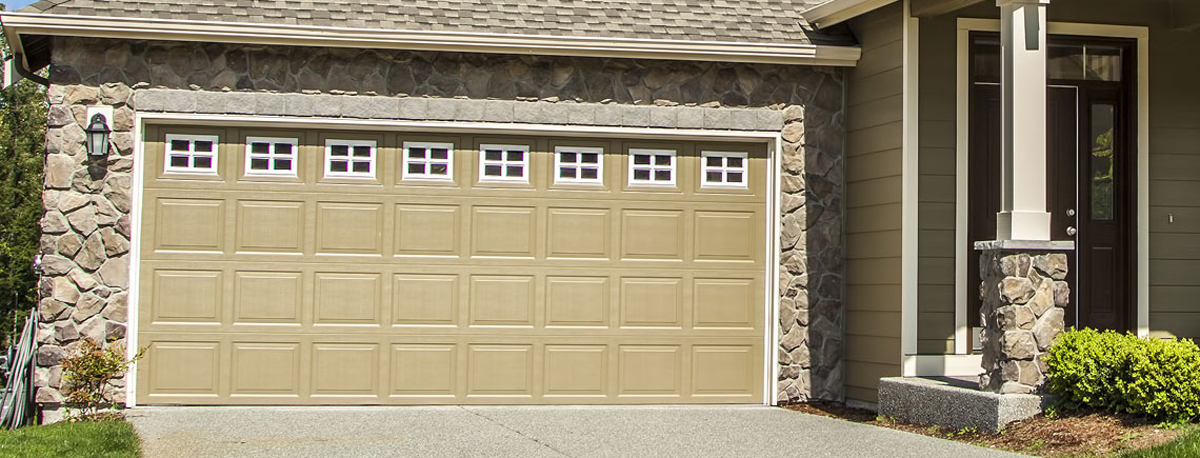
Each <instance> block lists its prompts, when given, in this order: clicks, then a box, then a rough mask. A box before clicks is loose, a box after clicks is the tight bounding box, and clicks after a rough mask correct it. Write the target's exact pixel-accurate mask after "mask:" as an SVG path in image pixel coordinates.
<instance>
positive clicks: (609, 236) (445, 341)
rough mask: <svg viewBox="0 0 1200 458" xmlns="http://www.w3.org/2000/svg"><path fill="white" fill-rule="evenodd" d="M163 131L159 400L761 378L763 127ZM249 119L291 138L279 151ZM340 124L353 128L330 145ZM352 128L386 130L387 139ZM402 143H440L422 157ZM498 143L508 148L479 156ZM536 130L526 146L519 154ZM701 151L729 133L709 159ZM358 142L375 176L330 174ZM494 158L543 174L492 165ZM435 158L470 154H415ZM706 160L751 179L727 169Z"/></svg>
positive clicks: (159, 151)
mask: <svg viewBox="0 0 1200 458" xmlns="http://www.w3.org/2000/svg"><path fill="white" fill-rule="evenodd" d="M146 135H147V139H148V142H147V143H146V145H145V158H144V161H143V167H142V169H141V170H142V171H143V172H142V173H143V174H144V175H143V177H144V188H143V195H142V212H143V215H142V219H141V221H142V223H141V227H140V231H141V234H142V236H141V239H140V240H141V242H140V243H141V246H140V250H141V261H140V263H141V264H140V274H139V275H140V283H139V303H138V317H137V319H138V345H139V346H143V347H147V348H148V352H147V356H146V357H145V359H144V360H142V361H141V362H140V363H139V365H138V373H137V377H138V383H137V399H138V402H139V403H143V404H421V403H447V404H472V403H504V404H509V403H533V404H552V403H619V404H637V403H757V402H761V400H762V398H763V392H762V390H763V377H764V367H763V361H764V359H765V353H764V352H765V351H766V350H765V349H764V348H763V334H764V325H765V321H766V318H765V315H764V314H765V310H766V307H765V304H766V303H767V300H766V297H765V294H766V291H765V290H766V283H765V282H766V279H767V273H766V271H767V269H766V267H765V257H766V251H767V250H766V245H767V240H766V236H765V233H766V227H765V220H766V200H767V199H766V194H765V193H766V182H767V170H768V169H767V158H766V151H765V147H764V146H762V145H757V144H733V143H731V144H708V143H693V142H672V143H651V142H642V141H618V140H597V139H572V138H535V137H516V136H513V137H504V136H488V137H475V136H470V135H444V134H440V135H426V134H422V133H389V134H371V133H361V132H359V133H356V132H332V131H329V132H326V131H320V132H317V131H288V130H265V129H243V128H208V129H206V128H198V127H169V126H150V127H149V128H148V129H147V133H146ZM169 136H170V137H169ZM180 136H183V137H180ZM189 136H190V137H189ZM214 137H215V138H216V139H217V140H216V142H215V144H214V145H212V146H211V147H210V146H209V145H208V144H199V143H196V142H197V141H199V142H203V141H205V140H203V139H205V138H214ZM179 138H184V139H185V140H186V139H187V138H192V139H193V143H187V144H185V143H178V140H179ZM248 138H268V139H275V140H272V141H273V142H275V143H276V144H277V145H276V147H275V149H262V150H259V149H255V148H258V147H254V148H251V147H249V146H247V139H248ZM169 139H170V140H172V141H176V143H174V144H173V143H170V142H168V140H169ZM195 139H200V140H195ZM331 140H333V141H334V143H337V142H338V141H351V142H357V143H352V144H351V146H349V147H348V148H347V149H345V150H342V151H344V152H345V155H344V156H334V155H332V154H331V151H332V150H331V149H330V147H327V142H329V141H331ZM289 142H294V146H286V145H284V144H290V143H289ZM280 145H283V146H280ZM355 145H359V146H361V145H373V147H374V149H373V158H371V159H367V158H369V157H371V156H368V154H367V152H368V148H366V147H364V148H363V149H361V150H356V149H355ZM405 145H408V146H409V147H413V145H418V146H420V147H422V148H426V149H427V150H422V154H426V155H427V156H426V157H427V158H432V159H433V160H431V161H428V162H427V163H422V164H417V165H413V164H411V163H409V164H406V163H405V161H404V160H403V159H402V157H403V154H405V153H406V152H408V150H405V149H404V147H405ZM439 145H443V146H439ZM185 147H186V148H190V150H188V151H191V153H189V154H193V155H194V157H192V158H191V159H188V160H190V161H191V162H187V164H192V165H194V164H201V165H209V166H210V167H209V168H207V169H204V168H203V167H202V168H201V170H187V171H183V172H180V171H178V170H177V168H173V165H174V166H179V165H182V164H185V162H184V159H178V158H176V159H174V161H176V162H174V163H172V162H171V161H172V160H173V159H171V154H173V153H171V152H170V151H169V150H172V149H173V150H178V149H179V148H185ZM437 148H448V149H449V152H447V153H445V154H443V153H440V152H438V153H436V154H435V153H434V150H435V149H437ZM488 148H493V149H495V148H498V150H497V151H501V152H502V154H500V155H493V156H488V153H483V154H482V156H483V157H481V153H480V151H481V149H488ZM523 149H527V150H528V153H526V154H525V156H524V158H525V161H517V162H515V163H514V162H511V161H509V162H504V160H506V159H520V156H521V154H520V151H523ZM197 151H199V155H196V154H197V153H196V152H197ZM265 151H271V152H273V153H272V154H275V153H280V152H281V151H282V152H283V153H281V154H283V155H279V154H276V155H275V156H271V157H270V160H280V158H283V159H284V161H283V162H280V164H284V165H285V166H286V167H283V168H282V169H281V170H275V172H277V173H271V174H258V175H256V172H255V171H254V169H252V168H253V167H262V165H261V164H263V163H261V162H257V163H256V162H254V160H255V159H258V158H259V157H266V156H260V154H265V153H264V152H265ZM356 151H357V152H358V153H361V154H362V155H361V156H355V154H356ZM514 151H515V152H514ZM556 151H558V153H556ZM630 151H656V152H658V153H655V154H659V153H661V152H663V151H670V152H672V154H673V156H672V155H666V154H660V156H661V157H655V156H653V155H652V156H646V158H638V159H631V158H630V156H629V154H630ZM703 151H719V152H723V153H733V155H732V156H730V155H728V154H726V156H722V159H720V160H713V161H712V162H709V161H708V160H707V158H706V157H703V156H702V152H703ZM563 152H570V153H573V154H576V156H563V155H561V153H563ZM588 153H595V154H597V155H596V156H592V158H598V160H595V161H592V162H586V161H587V160H588V159H583V158H585V154H588ZM204 154H210V155H211V156H213V159H211V162H208V161H210V159H206V158H205V157H201V156H204ZM510 154H511V155H510ZM739 154H741V155H743V156H738V155H739ZM176 155H178V154H176ZM556 156H557V157H556ZM727 157H735V159H727ZM737 157H741V159H737ZM197 158H199V159H197ZM647 158H648V159H647ZM443 159H444V160H443ZM488 159H498V160H499V161H500V162H496V161H489V160H488ZM556 159H557V160H556ZM339 160H344V162H346V164H345V166H344V170H355V167H358V169H357V170H360V171H368V170H369V171H370V175H369V176H363V177H361V178H354V177H352V176H348V174H341V175H339V174H338V173H327V172H328V171H330V170H332V169H331V167H337V171H341V170H343V169H342V166H340V165H339V166H331V165H330V161H339ZM439 160H440V161H442V162H440V163H439V162H438V161H439ZM571 160H575V161H583V162H586V164H585V165H586V167H582V166H581V167H580V168H574V169H571V165H572V164H574V165H579V163H580V162H574V163H573V162H571ZM197 161H199V162H197ZM356 161H358V162H363V161H373V162H370V163H369V164H368V165H363V164H358V165H355V162H356ZM631 161H632V162H635V163H634V164H631ZM643 161H647V162H649V163H654V164H657V165H658V166H661V167H659V168H657V169H655V168H653V167H650V165H649V164H642V163H641V162H643ZM410 162H411V161H410ZM447 162H449V164H446V163H447ZM564 162H565V163H566V166H567V168H568V169H570V170H567V171H563V170H562V167H563V163H564ZM660 162H661V164H660ZM289 164H290V165H289ZM438 164H443V165H438ZM495 164H500V167H501V169H498V170H507V168H508V167H520V168H522V170H523V173H524V174H525V175H526V177H527V180H526V181H521V180H505V181H496V182H489V181H487V180H486V179H481V175H483V173H481V172H483V171H484V169H486V167H488V166H489V165H495ZM514 164H515V165H514ZM672 164H673V165H672ZM409 166H411V167H409ZM435 166H437V167H439V170H442V169H440V167H442V166H446V167H448V168H447V169H446V170H448V171H452V172H449V173H448V175H449V176H447V177H446V178H447V179H444V180H418V179H414V178H413V176H412V174H413V173H416V171H428V170H433V169H432V167H435ZM647 167H649V169H647ZM662 167H673V169H672V170H673V172H672V173H673V175H672V176H670V180H666V179H665V178H667V177H668V176H667V175H660V177H662V178H664V180H662V181H667V182H669V184H658V185H644V184H642V183H639V182H636V181H637V180H631V176H634V173H635V170H637V169H647V171H648V173H647V174H645V175H642V174H639V175H638V176H640V177H645V176H651V177H652V176H655V175H654V173H655V172H656V171H661V170H662ZM583 168H591V170H590V171H587V172H585V171H583ZM650 169H653V170H650ZM289 170H290V171H293V172H291V173H288V172H289ZM514 170H516V169H514ZM197 172H199V173H197ZM335 172H336V171H335ZM568 172H570V173H568ZM502 173H503V172H502ZM704 173H721V174H725V175H721V176H722V177H723V179H724V180H735V181H734V182H733V183H725V184H727V185H729V184H732V186H724V187H721V186H718V187H709V186H706V185H703V184H702V182H703V180H704V179H703V177H704V176H705V175H703V174H704ZM556 174H560V175H563V176H565V175H573V176H574V177H575V178H577V179H576V180H563V179H556ZM589 175H590V176H594V177H595V178H596V179H595V180H593V182H588V181H589V180H588V179H583V178H584V177H586V176H589ZM713 176H715V175H713ZM735 176H736V177H737V178H733V177H735ZM739 183H748V186H744V187H742V186H737V184H739Z"/></svg>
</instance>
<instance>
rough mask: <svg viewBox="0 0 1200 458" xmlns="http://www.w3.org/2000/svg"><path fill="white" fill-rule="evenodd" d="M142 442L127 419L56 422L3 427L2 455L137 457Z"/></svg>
mask: <svg viewBox="0 0 1200 458" xmlns="http://www.w3.org/2000/svg"><path fill="white" fill-rule="evenodd" d="M140 449H141V445H140V444H139V443H138V438H137V434H135V433H134V432H133V426H132V425H130V424H129V423H126V422H124V421H99V422H81V423H56V424H53V425H46V426H29V427H25V428H21V429H18V430H16V431H8V430H0V456H19V457H25V458H40V457H55V458H57V457H67V456H70V457H96V458H99V457H104V458H137V456H138V455H139V453H140Z"/></svg>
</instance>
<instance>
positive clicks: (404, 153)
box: [400, 142, 454, 181]
mask: <svg viewBox="0 0 1200 458" xmlns="http://www.w3.org/2000/svg"><path fill="white" fill-rule="evenodd" d="M409 148H425V154H426V156H425V159H419V160H418V161H417V162H420V163H422V164H425V166H426V170H429V168H428V166H430V165H432V164H442V163H445V164H446V174H445V175H431V174H429V173H428V172H426V173H410V172H409V171H408V165H409V164H410V163H412V162H414V161H412V158H410V157H409V156H408V149H409ZM433 148H445V149H446V151H447V152H448V153H447V154H446V160H445V161H442V160H440V159H432V158H430V157H429V150H430V149H433ZM400 157H401V160H400V164H401V165H400V167H401V169H400V180H401V181H454V144H453V143H438V142H404V145H403V146H401V150H400Z"/></svg>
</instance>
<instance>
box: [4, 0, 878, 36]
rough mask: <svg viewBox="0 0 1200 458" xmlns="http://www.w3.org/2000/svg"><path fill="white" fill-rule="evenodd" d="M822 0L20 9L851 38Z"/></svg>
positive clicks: (139, 3) (106, 0) (582, 32)
mask: <svg viewBox="0 0 1200 458" xmlns="http://www.w3.org/2000/svg"><path fill="white" fill-rule="evenodd" d="M825 1H827V0H495V1H488V0H390V1H381V2H361V1H355V0H227V1H221V0H130V1H113V0H41V1H38V2H36V3H33V4H32V5H30V6H28V7H25V8H23V9H21V10H20V12H24V13H46V14H63V15H73V16H101V17H130V18H154V19H186V20H198V21H217V22H240V23H265V24H297V25H309V26H320V27H347V28H364V29H380V30H421V31H447V32H481V33H508V34H522V35H553V36H586V37H601V38H640V39H658V40H663V39H666V40H687V41H723V42H745V43H788V44H804V43H820V44H826V43H827V44H853V42H854V40H853V39H852V38H850V37H849V34H848V33H847V32H846V31H845V30H844V29H840V28H834V29H833V30H822V31H819V32H818V31H813V30H811V28H810V27H808V25H807V24H806V23H804V21H803V20H802V19H801V18H800V13H801V12H802V11H804V10H805V9H806V8H809V7H811V6H814V5H817V4H820V3H824V2H825Z"/></svg>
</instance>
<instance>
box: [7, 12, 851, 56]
mask: <svg viewBox="0 0 1200 458" xmlns="http://www.w3.org/2000/svg"><path fill="white" fill-rule="evenodd" d="M0 22H3V25H4V30H5V32H6V33H7V34H8V38H9V40H10V43H17V44H18V45H17V46H18V48H15V49H19V43H20V40H14V38H16V37H17V36H19V35H50V36H72V37H97V38H125V39H145V40H169V41H203V42H224V43H239V44H258V45H290V46H330V47H348V48H367V49H410V50H419V51H445V52H482V53H503V54H520V55H554V56H593V57H598V56H611V57H627V58H645V59H670V60H695V61H716V62H758V63H774V64H803V65H831V66H854V65H856V64H857V63H858V59H859V57H860V56H861V55H862V50H861V49H859V48H858V47H856V46H828V45H814V44H789V43H780V42H776V43H743V42H725V41H699V40H694V41H693V40H658V39H634V38H600V37H574V36H542V35H521V34H505V33H478V32H474V33H472V32H445V31H418V30H383V29H352V28H343V27H317V26H303V25H294V24H248V23H237V22H215V21H203V20H201V21H191V20H177V19H149V18H118V17H102V16H66V15H61V14H35V13H3V14H0Z"/></svg>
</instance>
